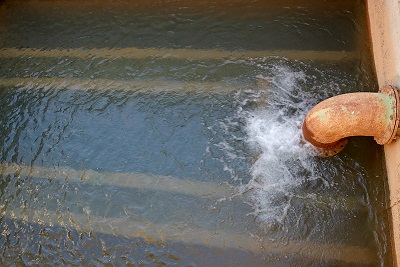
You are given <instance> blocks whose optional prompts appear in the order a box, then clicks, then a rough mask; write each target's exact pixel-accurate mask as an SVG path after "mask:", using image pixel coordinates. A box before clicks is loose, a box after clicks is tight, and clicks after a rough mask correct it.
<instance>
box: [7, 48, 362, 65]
mask: <svg viewBox="0 0 400 267" xmlns="http://www.w3.org/2000/svg"><path fill="white" fill-rule="evenodd" d="M21 57H31V58H39V57H73V58H106V59H118V58H126V59H142V58H173V59H188V60H223V59H250V58H264V57H284V58H287V59H290V60H301V61H306V60H312V61H328V62H330V61H333V62H336V61H348V60H354V59H356V58H357V53H356V52H353V51H313V50H310V51H301V50H262V51H223V50H216V49H211V50H206V49H159V48H136V47H127V48H97V49H85V48H71V49H65V48H60V49H36V48H3V49H0V58H21Z"/></svg>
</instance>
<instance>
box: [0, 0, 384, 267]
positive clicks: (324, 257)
mask: <svg viewBox="0 0 400 267" xmlns="http://www.w3.org/2000/svg"><path fill="white" fill-rule="evenodd" d="M202 3H203V2H198V3H197V4H194V5H191V6H190V7H186V6H185V5H184V4H182V3H180V2H179V3H178V2H177V3H176V2H173V3H164V4H163V3H158V2H155V4H154V6H148V5H147V4H144V3H143V4H141V5H140V4H139V5H136V6H135V5H128V4H127V3H125V2H124V1H120V2H117V3H112V4H111V5H110V6H109V5H108V4H105V3H102V2H101V1H100V2H95V4H94V3H92V4H89V3H84V4H82V5H77V4H76V3H74V4H71V3H67V2H62V1H56V2H42V1H37V2H36V1H29V2H26V3H24V2H17V1H15V2H14V1H10V2H7V3H5V4H3V5H2V6H1V9H0V12H2V15H3V16H2V17H3V19H1V20H0V23H1V27H0V35H1V36H3V37H7V38H2V42H1V43H0V44H1V49H2V50H1V51H2V52H3V54H4V56H2V57H0V64H1V65H0V120H1V121H0V122H1V123H0V132H1V136H0V143H1V151H0V153H1V154H0V156H1V163H0V169H1V181H0V207H1V212H2V216H1V220H0V225H1V226H0V227H1V228H0V229H1V235H0V243H1V247H2V251H1V252H2V253H1V256H0V258H1V262H2V263H4V264H6V265H9V264H11V263H14V264H17V265H18V264H25V265H28V264H39V265H42V264H46V263H47V264H51V265H107V264H109V265H118V266H119V265H125V264H126V265H129V264H130V265H145V266H147V265H179V266H193V265H195V266H198V265H200V266H262V265H265V264H267V265H272V266H288V265H294V266H314V265H318V266H319V265H323V266H336V265H340V266H346V265H351V266H354V265H356V266H358V265H360V266H361V265H363V266H364V265H368V266H376V265H379V264H381V265H387V264H390V263H391V255H390V244H389V234H388V231H389V227H388V220H387V214H386V211H385V210H384V207H385V205H386V202H385V198H384V194H385V193H384V192H385V188H384V186H385V184H384V180H385V173H384V163H383V159H382V151H381V148H380V147H379V146H377V145H375V143H374V141H373V140H372V139H369V138H354V139H353V140H351V142H350V143H349V145H348V147H346V149H345V150H344V151H343V152H342V153H341V154H339V155H337V156H335V157H332V158H327V159H319V158H313V157H312V156H310V155H309V154H308V152H307V150H308V148H307V145H305V144H303V143H302V142H301V131H300V126H301V123H302V119H303V118H304V116H305V114H306V113H307V111H308V110H309V109H310V108H311V107H312V106H313V105H315V104H316V103H318V102H319V101H321V100H323V99H325V98H327V97H330V96H333V95H337V94H340V93H347V92H352V91H359V90H366V88H367V90H374V89H373V88H374V86H375V81H374V77H373V74H372V71H371V70H370V68H369V63H366V62H361V59H358V57H351V58H350V57H349V58H347V57H344V58H341V59H342V60H338V59H337V58H336V59H335V58H334V57H330V60H327V58H328V57H326V56H324V57H323V58H324V60H322V61H321V57H314V59H315V58H318V63H316V62H313V60H304V58H303V57H302V58H301V60H296V58H290V59H289V58H284V57H282V56H278V55H277V56H265V57H250V56H247V57H246V56H245V55H246V51H248V50H253V52H254V51H256V52H257V53H259V52H260V50H261V51H262V50H265V51H267V50H271V49H272V50H285V51H284V52H281V53H282V54H281V55H283V54H285V55H288V54H290V55H292V56H293V55H294V57H295V56H296V55H300V54H301V53H302V52H301V51H302V50H306V51H308V52H307V53H306V54H307V55H313V54H315V55H317V54H318V53H324V51H334V52H339V53H340V51H344V52H343V53H348V52H351V53H352V54H353V55H360V54H361V55H362V56H363V58H365V57H367V58H368V54H367V55H364V54H363V53H365V51H363V50H360V51H358V48H357V45H356V43H357V41H358V39H362V38H363V36H364V35H363V32H364V30H365V29H364V30H363V29H362V27H363V26H362V25H363V22H362V19H364V17H359V16H358V12H361V11H360V10H362V8H361V7H359V8H354V7H355V6H354V5H353V4H342V5H338V6H337V8H336V9H335V8H331V7H329V8H326V9H323V11H315V10H314V9H313V8H312V6H310V5H308V6H304V7H301V6H296V7H294V6H291V5H290V1H288V3H287V8H282V4H281V3H280V4H279V5H276V6H274V5H271V6H269V7H268V5H265V4H262V3H261V2H258V1H254V2H252V3H246V2H242V1H232V3H231V5H230V7H229V8H225V7H227V6H228V5H222V4H221V6H220V5H219V4H215V6H209V5H206V7H205V6H204V5H203V4H204V3H203V4H202ZM225 4H227V3H225ZM197 5H198V6H197ZM222 6H224V8H222ZM359 9H360V10H359ZM239 11H243V12H239ZM268 11H269V13H265V12H268ZM266 14H268V16H267V15H266ZM321 14H323V16H321ZM355 29H359V30H360V31H359V32H356V31H355ZM356 33H357V34H356ZM356 35H357V36H356ZM359 35H360V36H361V37H360V36H359ZM0 39H1V38H0ZM316 40H318V42H317V41H316ZM19 48H24V49H25V50H23V49H22V50H20V51H22V53H20V54H19V55H18V56H13V55H11V54H8V55H5V53H6V52H7V51H8V52H10V51H18V49H19ZM93 48H111V49H112V50H110V53H112V54H113V56H110V55H106V53H107V52H104V51H103V52H102V53H99V52H98V51H99V50H92V49H93ZM120 48H127V49H128V50H119V49H120ZM147 48H149V49H150V48H151V50H146V49H147ZM183 48H184V49H185V50H177V49H183ZM26 49H30V52H29V53H30V54H29V55H28V54H25V55H24V54H23V51H28V50H26ZM137 49H139V50H137ZM140 49H141V50H140ZM167 49H172V50H170V51H179V53H180V54H179V57H174V56H173V55H171V54H168V55H165V56H160V55H157V56H152V55H151V53H153V52H154V53H161V52H160V51H162V53H165V51H167ZM174 49H175V50H174ZM199 49H201V50H199ZM208 49H210V50H208ZM218 49H219V50H223V53H222V54H221V53H220V52H216V51H219V50H218ZM292 50H296V51H297V52H296V53H293V52H291V51H292ZM41 51H45V53H42V52H41ZM52 51H60V53H62V54H57V55H52V54H51V53H52ZM77 51H78V52H79V51H81V52H79V53H77ZM82 51H85V52H84V53H83V52H82ZM91 51H97V52H93V56H91V55H90V53H91ZM122 51H130V52H129V53H134V52H135V53H139V52H140V53H144V54H142V55H141V56H132V55H129V56H126V54H125V55H123V54H121V56H118V53H119V52H121V53H122ZM132 51H134V52H132ZM149 51H150V52H151V53H150V52H149ZM182 51H183V52H182ZM207 51H209V52H207ZM229 51H236V52H237V51H241V52H243V53H244V54H243V55H244V56H243V55H241V56H240V57H236V56H234V54H235V53H234V52H232V53H231V54H229V53H230V52H229ZM298 51H300V52H298ZM317 51H320V52H317ZM74 53H75V54H74ZM149 53H150V54H149ZM193 53H197V54H196V56H191V55H192V54H193ZM199 53H200V54H201V55H205V54H207V53H209V54H208V56H207V57H199V56H198V55H199ZM0 54H1V53H0ZM32 55H33V56H32ZM102 55H104V56H102ZM114 55H115V57H114ZM210 55H219V56H218V57H216V58H212V56H210ZM221 55H222V56H221ZM325 55H326V54H325ZM329 55H332V54H329ZM346 55H347V54H346ZM303 56H304V55H303ZM359 66H361V67H359Z"/></svg>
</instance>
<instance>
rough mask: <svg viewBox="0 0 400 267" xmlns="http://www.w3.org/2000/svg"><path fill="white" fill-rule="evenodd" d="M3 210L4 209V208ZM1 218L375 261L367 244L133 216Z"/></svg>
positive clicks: (17, 213) (30, 214)
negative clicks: (286, 238)
mask: <svg viewBox="0 0 400 267" xmlns="http://www.w3.org/2000/svg"><path fill="white" fill-rule="evenodd" d="M3 210H4V209H3ZM2 216H3V218H8V219H12V220H22V221H24V222H28V223H39V224H40V225H43V226H44V227H46V226H61V227H65V228H73V229H76V230H77V231H78V232H85V233H88V234H90V233H103V234H109V235H113V236H123V237H126V238H143V239H144V240H145V241H146V242H149V243H154V244H156V245H162V244H165V242H172V243H184V244H186V245H202V246H206V247H213V248H224V249H239V250H246V251H251V252H254V253H268V254H278V255H291V254H295V255H300V256H301V257H302V258H305V259H312V260H318V261H325V262H329V261H332V262H335V263H336V264H338V262H341V263H346V264H358V265H362V264H366V265H369V264H374V263H375V261H376V258H375V257H374V253H373V251H371V250H370V249H368V248H363V247H359V246H353V245H346V244H329V243H316V242H311V241H306V240H290V242H280V241H276V240H268V239H262V238H261V237H259V236H255V235H252V234H251V233H232V232H229V230H228V229H227V230H224V231H222V230H217V231H215V230H214V231H209V230H205V229H193V228H190V227H187V226H180V225H168V224H155V223H152V222H149V221H141V220H135V219H134V218H129V217H124V218H103V217H97V216H94V215H91V214H76V213H72V212H59V211H58V212H52V211H47V210H28V209H20V208H13V209H12V211H11V212H2Z"/></svg>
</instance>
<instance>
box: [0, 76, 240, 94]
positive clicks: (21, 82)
mask: <svg viewBox="0 0 400 267" xmlns="http://www.w3.org/2000/svg"><path fill="white" fill-rule="evenodd" d="M0 86H6V87H20V88H26V89H32V88H38V87H39V88H49V89H50V88H51V89H68V90H77V91H89V90H96V91H105V90H115V91H133V92H135V91H137V92H139V91H143V92H146V93H160V92H169V91H171V92H187V93H196V92H198V93H200V92H214V93H222V94H228V93H231V92H235V91H237V90H239V89H243V86H240V85H239V84H230V83H224V82H177V81H171V82H166V81H140V80H132V81H121V80H111V79H79V78H10V79H0Z"/></svg>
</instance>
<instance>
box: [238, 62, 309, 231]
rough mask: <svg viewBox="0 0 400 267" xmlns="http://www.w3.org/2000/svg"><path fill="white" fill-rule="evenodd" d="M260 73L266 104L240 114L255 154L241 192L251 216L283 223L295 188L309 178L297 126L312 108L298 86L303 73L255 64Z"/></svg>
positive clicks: (280, 67) (264, 220) (305, 148)
mask: <svg viewBox="0 0 400 267" xmlns="http://www.w3.org/2000/svg"><path fill="white" fill-rule="evenodd" d="M259 67H260V68H261V69H262V70H263V71H264V73H263V74H259V75H257V77H256V78H257V79H262V80H264V81H266V83H263V84H264V85H267V88H263V89H264V90H265V91H266V94H265V95H264V97H266V98H267V99H266V103H267V105H266V106H265V107H262V108H260V109H258V110H256V111H251V112H244V111H242V114H241V116H244V117H245V121H246V132H247V143H248V144H249V145H250V147H251V149H252V150H253V151H257V152H258V157H257V160H256V161H255V162H254V164H253V165H252V167H251V179H250V181H249V182H248V183H246V184H243V185H242V187H241V192H242V193H243V194H244V195H246V199H248V201H249V204H250V205H251V206H252V208H253V210H254V212H253V214H254V215H255V216H256V217H257V219H259V220H261V221H262V222H263V223H264V224H266V225H272V224H276V223H280V224H282V223H283V220H284V219H285V217H286V216H287V213H288V210H289V209H290V208H291V203H292V199H293V197H294V196H295V189H296V187H298V186H300V185H301V184H302V183H303V182H304V180H305V179H310V177H304V175H300V173H304V171H306V172H307V173H310V174H311V176H313V172H314V170H313V164H312V157H311V156H310V155H309V153H308V149H307V146H306V145H304V143H302V142H301V140H302V138H301V123H302V120H303V118H304V115H305V114H306V112H307V111H308V109H309V106H310V105H311V103H310V101H309V100H308V99H310V96H309V95H308V93H307V92H304V91H303V90H302V88H301V86H302V84H303V83H304V82H305V79H306V75H305V73H304V72H302V71H299V70H293V69H291V68H290V67H288V66H286V65H284V64H283V65H282V64H278V65H272V66H271V65H267V66H263V65H259Z"/></svg>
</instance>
